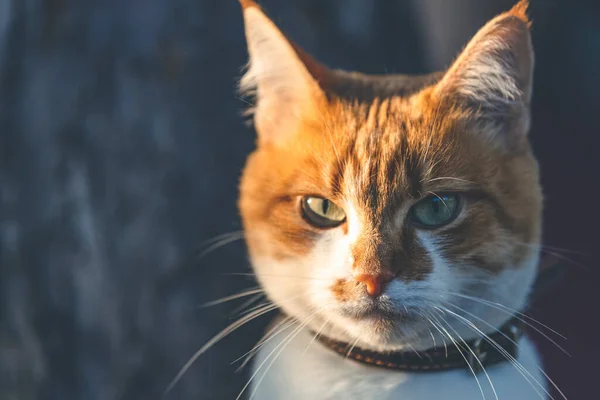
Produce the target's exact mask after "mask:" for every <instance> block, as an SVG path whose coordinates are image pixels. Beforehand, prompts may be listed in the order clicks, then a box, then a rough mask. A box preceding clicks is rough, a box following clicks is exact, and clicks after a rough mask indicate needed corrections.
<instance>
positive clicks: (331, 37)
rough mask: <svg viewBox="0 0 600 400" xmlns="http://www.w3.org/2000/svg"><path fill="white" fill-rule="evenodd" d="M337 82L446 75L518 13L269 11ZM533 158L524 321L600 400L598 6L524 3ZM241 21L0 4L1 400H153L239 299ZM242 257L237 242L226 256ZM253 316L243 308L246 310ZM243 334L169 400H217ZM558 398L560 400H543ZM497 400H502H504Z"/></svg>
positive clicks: (431, 4)
mask: <svg viewBox="0 0 600 400" xmlns="http://www.w3.org/2000/svg"><path fill="white" fill-rule="evenodd" d="M261 4H262V5H263V6H264V7H265V9H266V10H267V12H268V14H269V15H270V16H271V17H272V18H273V19H274V20H275V21H276V22H277V23H278V24H279V25H280V26H281V27H282V29H283V30H284V31H285V32H286V33H287V34H288V35H289V36H290V37H291V38H293V39H294V40H295V41H296V42H297V43H299V44H300V45H301V46H303V47H304V48H305V49H306V50H308V51H309V52H311V53H312V54H313V55H315V56H316V58H318V59H319V60H321V61H322V62H324V63H325V64H327V65H329V66H331V67H337V68H345V69H351V70H359V71H362V72H369V73H395V72H401V73H423V72H430V71H434V70H438V69H442V68H444V67H446V66H447V65H448V64H449V63H450V62H451V60H452V58H453V57H454V56H455V55H456V54H457V52H458V51H459V50H460V49H461V47H462V46H463V45H464V44H465V43H466V42H467V41H468V39H469V38H470V37H471V35H472V34H474V33H475V32H476V31H477V29H478V28H479V27H480V26H482V25H483V24H484V23H485V21H486V20H488V19H489V18H491V17H492V16H494V15H495V14H497V13H498V12H500V11H503V10H506V9H508V8H510V7H511V6H512V5H513V4H514V1H512V0H486V1H481V0H404V1H403V0H285V1H283V0H265V1H262V2H261ZM530 11H531V12H530V14H531V16H532V18H533V39H534V45H535V48H536V55H537V57H536V58H537V64H536V75H535V77H536V79H535V89H534V102H533V129H532V133H531V138H532V141H533V145H534V149H535V152H536V154H537V156H538V157H539V159H540V162H541V168H542V179H543V184H544V186H545V191H546V220H545V221H546V222H545V243H546V244H547V245H549V246H552V247H548V248H547V251H548V252H550V253H553V254H554V255H555V256H556V257H558V258H559V259H561V261H562V264H561V265H562V267H563V271H564V274H563V275H562V277H561V278H560V281H559V282H558V286H557V287H556V288H555V289H554V290H552V291H550V292H548V293H547V294H546V295H545V296H543V297H542V298H541V299H539V300H538V301H537V302H536V303H535V304H534V305H533V306H532V310H531V313H532V314H533V315H534V316H535V317H536V318H538V319H540V320H541V321H542V322H544V323H545V324H547V325H549V326H550V327H552V328H553V329H555V330H557V331H559V332H561V333H563V334H565V335H566V336H567V337H568V340H566V341H563V340H561V339H559V338H558V339H556V340H557V341H560V344H561V345H563V346H564V347H565V348H566V349H567V350H568V351H569V352H570V353H571V357H568V356H566V355H564V354H562V353H561V352H560V351H559V350H558V349H557V348H556V347H555V346H553V345H552V344H551V343H549V342H548V341H547V340H545V339H544V338H538V339H539V340H538V343H539V346H540V348H541V349H542V353H543V357H544V359H545V360H546V371H547V372H548V374H549V375H550V376H551V377H552V379H553V380H554V381H555V382H556V383H557V385H559V386H560V387H561V389H562V390H563V392H564V393H565V395H566V396H567V397H568V398H569V399H571V400H578V399H595V398H598V394H597V393H598V388H597V386H598V384H597V373H598V370H597V360H598V359H599V358H600V351H599V348H600V346H599V344H600V326H599V325H600V318H599V317H598V316H599V315H600V314H599V313H598V309H597V305H598V303H599V300H600V290H598V284H599V283H600V281H599V280H598V278H599V275H600V273H599V271H598V268H597V265H596V260H597V258H595V257H594V253H595V251H596V249H597V246H598V238H599V235H598V234H597V229H596V228H597V226H598V222H600V221H599V219H598V214H599V213H600V212H599V211H598V209H597V208H596V206H597V205H598V204H599V203H598V200H597V198H596V197H595V196H596V193H597V192H596V190H597V189H598V188H597V187H598V184H599V183H600V181H599V179H598V174H599V172H600V163H599V161H598V159H599V158H600V157H599V156H598V155H597V148H596V147H595V146H596V145H597V144H598V142H599V140H598V137H599V135H600V118H599V115H600V73H599V71H600V4H599V3H598V2H597V1H594V0H588V1H584V0H580V1H572V2H567V1H561V2H559V1H552V0H532V5H531V8H530ZM246 57H247V54H246V50H245V39H244V34H243V26H242V18H241V11H240V7H239V4H238V2H237V1H236V0H218V1H217V0H103V1H98V0H96V1H92V0H0V399H1V400H29V399H52V400H54V399H57V400H59V399H60V400H63V399H68V400H70V399H73V400H79V399H85V400H96V399H98V400H112V399H125V400H130V399H131V400H137V399H159V398H161V396H162V392H163V390H164V389H165V388H166V387H167V385H168V384H169V382H170V380H171V379H172V378H173V377H174V376H175V374H176V373H177V371H178V370H179V368H180V367H181V366H182V365H183V364H184V363H185V362H186V361H187V359H188V358H189V357H190V356H191V355H193V354H194V352H195V351H196V350H197V349H198V348H200V347H201V346H202V345H203V344H204V343H205V342H206V341H207V340H209V339H210V338H211V337H212V336H213V335H215V334H216V333H218V332H219V331H220V330H221V329H223V328H224V327H225V326H227V325H228V324H229V323H231V322H232V321H233V320H234V318H235V315H236V314H235V313H233V312H234V311H236V310H235V309H236V308H237V307H239V306H240V304H241V303H242V302H243V300H242V302H237V303H236V302H232V304H227V303H226V304H223V305H219V306H215V307H212V308H199V307H198V306H199V305H200V304H202V303H205V302H207V301H210V300H214V299H217V298H220V297H223V296H227V295H231V294H234V293H237V292H239V291H240V290H242V289H244V288H249V287H253V286H255V282H253V280H252V278H251V277H249V276H245V275H240V274H238V275H235V274H232V273H242V274H243V273H248V272H250V269H249V266H248V262H247V258H246V254H245V247H244V244H243V241H241V240H239V239H240V235H237V234H235V233H234V234H233V235H230V236H219V235H223V234H227V233H231V232H238V231H239V230H240V229H241V227H240V223H239V219H238V214H237V210H236V196H237V183H238V179H239V173H240V170H241V168H242V166H243V163H244V160H245V157H246V156H247V154H248V153H249V152H250V151H251V150H252V148H253V143H254V132H253V131H252V129H251V128H249V127H247V126H246V125H244V123H243V119H242V117H241V112H242V110H243V109H244V107H245V104H244V103H243V101H241V100H240V99H238V98H237V97H236V96H237V95H236V92H235V86H236V80H237V79H238V78H239V76H240V71H241V67H242V66H243V65H244V63H245V62H246ZM236 239H238V240H236ZM257 301H258V300H257ZM268 321H269V317H265V318H262V319H258V320H256V321H253V322H252V323H250V324H248V325H246V326H245V327H243V328H241V329H240V330H239V331H237V332H235V333H233V334H232V335H230V336H229V337H228V338H227V339H225V340H224V341H223V342H221V343H219V344H218V345H216V346H215V347H214V348H212V349H211V350H210V351H208V352H207V353H206V354H204V355H203V356H202V357H200V358H199V359H198V360H197V362H196V363H195V364H194V365H193V366H192V367H191V368H190V369H189V370H188V371H187V372H186V374H185V375H184V376H183V378H182V380H181V381H180V382H179V383H178V385H177V386H176V387H175V388H174V390H173V391H171V392H170V393H169V395H167V396H165V398H168V399H182V400H187V399H194V400H198V399H232V398H235V396H236V395H237V393H238V392H239V390H240V388H241V386H242V385H243V384H244V383H245V381H246V380H247V379H248V373H247V372H248V371H247V369H246V370H243V371H241V372H239V373H236V372H235V369H236V368H237V367H236V365H231V362H232V361H233V360H235V359H236V358H238V357H239V356H240V355H242V354H243V353H244V352H246V351H247V350H249V349H250V347H251V346H252V345H253V344H254V343H256V341H257V340H258V339H259V338H260V336H261V335H262V330H263V329H264V326H265V324H266V323H268ZM555 398H557V399H558V398H559V397H558V396H556V395H555ZM511 400H512V399H511Z"/></svg>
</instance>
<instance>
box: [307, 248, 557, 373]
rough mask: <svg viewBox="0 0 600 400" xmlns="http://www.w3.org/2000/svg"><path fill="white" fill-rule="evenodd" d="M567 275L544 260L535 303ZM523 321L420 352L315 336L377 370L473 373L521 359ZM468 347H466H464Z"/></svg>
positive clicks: (552, 258)
mask: <svg viewBox="0 0 600 400" xmlns="http://www.w3.org/2000/svg"><path fill="white" fill-rule="evenodd" d="M563 274H564V268H563V265H562V264H561V262H560V259H558V258H557V257H555V256H553V255H546V256H545V257H543V258H542V260H541V262H540V264H539V267H538V276H537V279H536V281H535V283H534V286H533V293H532V300H536V299H539V298H541V297H543V296H544V295H546V294H548V292H551V291H552V289H553V288H554V287H555V286H557V283H558V282H560V280H561V278H562V276H563ZM523 325H524V321H523V319H521V318H519V317H516V316H513V318H511V319H510V320H509V321H508V322H506V323H505V324H504V326H502V328H500V329H499V330H498V331H497V332H495V333H493V334H491V335H488V339H487V340H486V339H476V340H471V341H469V342H466V343H460V344H459V346H457V345H449V344H447V346H442V347H436V348H433V349H429V350H425V351H421V352H419V353H418V354H417V353H416V352H414V351H392V352H375V351H371V350H365V349H361V348H357V347H355V346H352V345H350V344H349V343H344V342H338V341H336V340H333V339H330V338H327V337H324V336H320V335H316V337H317V338H318V340H319V341H320V342H321V343H322V344H323V345H324V346H325V347H328V348H329V349H331V350H333V351H335V352H337V353H339V354H340V355H342V356H343V357H347V358H350V359H352V360H355V361H358V362H361V363H363V364H368V365H372V366H376V367H381V368H387V369H393V370H398V371H412V372H432V371H433V372H435V371H444V370H451V369H460V368H468V369H470V370H471V371H473V373H477V372H479V371H481V370H482V369H483V368H487V367H488V366H492V365H495V364H499V363H502V362H506V361H509V359H511V358H510V357H509V355H510V356H512V357H513V358H514V359H516V358H517V355H518V347H519V346H518V342H519V339H520V338H521V336H522V335H523ZM465 346H466V347H465Z"/></svg>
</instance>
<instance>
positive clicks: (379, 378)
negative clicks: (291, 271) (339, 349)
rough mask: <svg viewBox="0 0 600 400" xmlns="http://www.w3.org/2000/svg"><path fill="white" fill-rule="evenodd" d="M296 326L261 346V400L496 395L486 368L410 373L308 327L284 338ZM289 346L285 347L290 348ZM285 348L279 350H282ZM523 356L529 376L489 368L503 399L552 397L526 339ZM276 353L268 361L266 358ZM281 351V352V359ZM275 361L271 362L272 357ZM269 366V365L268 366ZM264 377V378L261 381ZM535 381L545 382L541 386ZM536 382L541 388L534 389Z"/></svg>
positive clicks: (452, 399) (449, 399)
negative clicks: (374, 362)
mask: <svg viewBox="0 0 600 400" xmlns="http://www.w3.org/2000/svg"><path fill="white" fill-rule="evenodd" d="M291 332H293V327H290V328H288V329H287V330H285V331H283V332H281V333H280V334H279V335H278V336H277V337H276V339H274V340H271V341H269V342H268V343H267V344H266V345H265V346H264V347H263V348H262V349H261V351H260V353H259V354H258V357H257V359H256V362H255V364H254V368H255V372H256V368H257V367H258V366H260V365H261V364H262V367H261V369H260V370H258V372H257V373H256V376H255V380H254V381H253V382H254V383H253V385H252V386H251V390H250V393H254V397H253V398H254V399H257V400H280V399H285V400H321V399H348V400H350V399H356V400H370V399H378V400H379V399H394V400H471V399H475V400H476V399H490V400H491V399H495V396H494V394H493V391H492V389H491V386H490V384H489V382H488V380H487V378H486V377H485V375H484V374H483V373H481V374H479V375H477V379H478V380H479V382H480V384H481V387H482V388H483V391H484V395H483V396H482V394H481V391H480V389H479V387H478V385H477V381H476V380H475V378H474V377H473V375H472V374H471V372H470V371H468V370H466V369H465V370H456V371H446V372H438V373H405V372H399V371H388V370H384V369H381V368H377V367H370V366H367V365H364V364H360V363H358V362H355V361H352V360H348V359H345V358H343V357H342V356H340V355H338V354H337V353H334V352H333V351H331V350H329V349H327V348H325V347H324V346H322V345H321V344H320V343H318V342H315V341H313V335H312V334H311V333H310V332H309V331H308V330H306V329H304V330H302V331H301V332H300V333H299V334H298V335H297V336H296V337H295V338H293V340H292V341H291V342H289V344H288V345H285V343H284V344H283V345H281V346H280V347H279V348H277V346H279V345H280V344H281V342H282V341H284V340H286V337H287V336H288V335H289V334H290V333H291ZM284 345H285V347H284ZM282 348H284V350H283V351H282V352H281V353H279V354H278V352H279V350H281V349H282ZM519 350H520V352H519V357H518V361H519V362H520V363H521V364H522V365H523V367H524V369H525V370H527V371H528V372H529V374H531V375H528V374H525V377H523V375H521V373H520V372H519V371H518V370H517V369H516V368H515V367H513V366H512V365H511V364H509V363H505V364H501V365H497V366H493V367H490V368H488V369H487V372H488V374H489V377H490V380H491V381H492V383H493V385H494V388H495V390H496V393H497V394H498V398H499V399H500V400H534V399H538V398H542V399H545V398H547V397H546V391H547V387H546V382H545V380H544V378H543V375H542V373H541V371H540V369H539V368H540V367H539V364H540V363H539V358H538V356H537V354H536V351H535V348H534V346H533V345H532V343H531V342H530V341H529V340H528V339H526V338H523V339H521V341H520V346H519ZM269 354H270V355H271V358H269V359H268V360H267V361H266V362H265V359H266V358H267V356H268V355H269ZM275 356H277V357H276V358H275ZM273 359H274V360H275V361H274V362H273V363H272V364H271V365H269V364H270V363H271V360H273ZM267 367H268V370H267ZM259 382H260V383H259ZM535 382H539V383H540V385H541V386H540V385H538V384H536V383H535ZM534 387H535V389H534Z"/></svg>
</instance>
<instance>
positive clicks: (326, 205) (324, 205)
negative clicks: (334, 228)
mask: <svg viewBox="0 0 600 400" xmlns="http://www.w3.org/2000/svg"><path fill="white" fill-rule="evenodd" d="M321 204H322V205H323V206H322V209H323V214H325V215H327V210H329V200H327V199H325V200H323V201H322V203H321Z"/></svg>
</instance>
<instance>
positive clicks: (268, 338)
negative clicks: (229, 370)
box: [231, 317, 299, 372]
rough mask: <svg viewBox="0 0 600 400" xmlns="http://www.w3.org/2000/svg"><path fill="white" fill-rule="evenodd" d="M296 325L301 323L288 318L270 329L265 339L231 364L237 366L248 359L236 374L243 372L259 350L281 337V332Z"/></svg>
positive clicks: (264, 336)
mask: <svg viewBox="0 0 600 400" xmlns="http://www.w3.org/2000/svg"><path fill="white" fill-rule="evenodd" d="M296 323H299V321H297V320H296V319H294V317H286V318H285V319H284V320H283V321H281V322H280V323H278V324H277V325H275V326H274V327H273V328H271V329H269V331H268V332H267V333H265V334H264V335H263V337H262V338H261V339H260V340H259V341H258V343H257V344H256V345H254V347H252V348H251V349H250V350H248V351H247V352H246V353H244V354H242V355H241V356H240V357H238V358H236V359H235V360H233V361H232V362H231V364H235V363H236V362H238V361H239V360H241V359H242V358H244V357H246V359H245V360H244V361H243V362H242V364H241V365H240V366H239V368H238V369H237V370H236V372H239V371H241V370H242V368H244V367H245V366H246V365H247V364H248V363H249V362H250V360H251V359H252V357H254V356H255V355H256V354H257V353H258V350H260V349H261V348H262V347H263V346H264V345H266V344H267V343H268V342H270V341H271V340H272V339H274V338H275V337H277V335H279V334H280V333H281V332H283V331H285V330H286V329H288V328H289V327H290V326H292V325H294V324H296Z"/></svg>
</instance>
